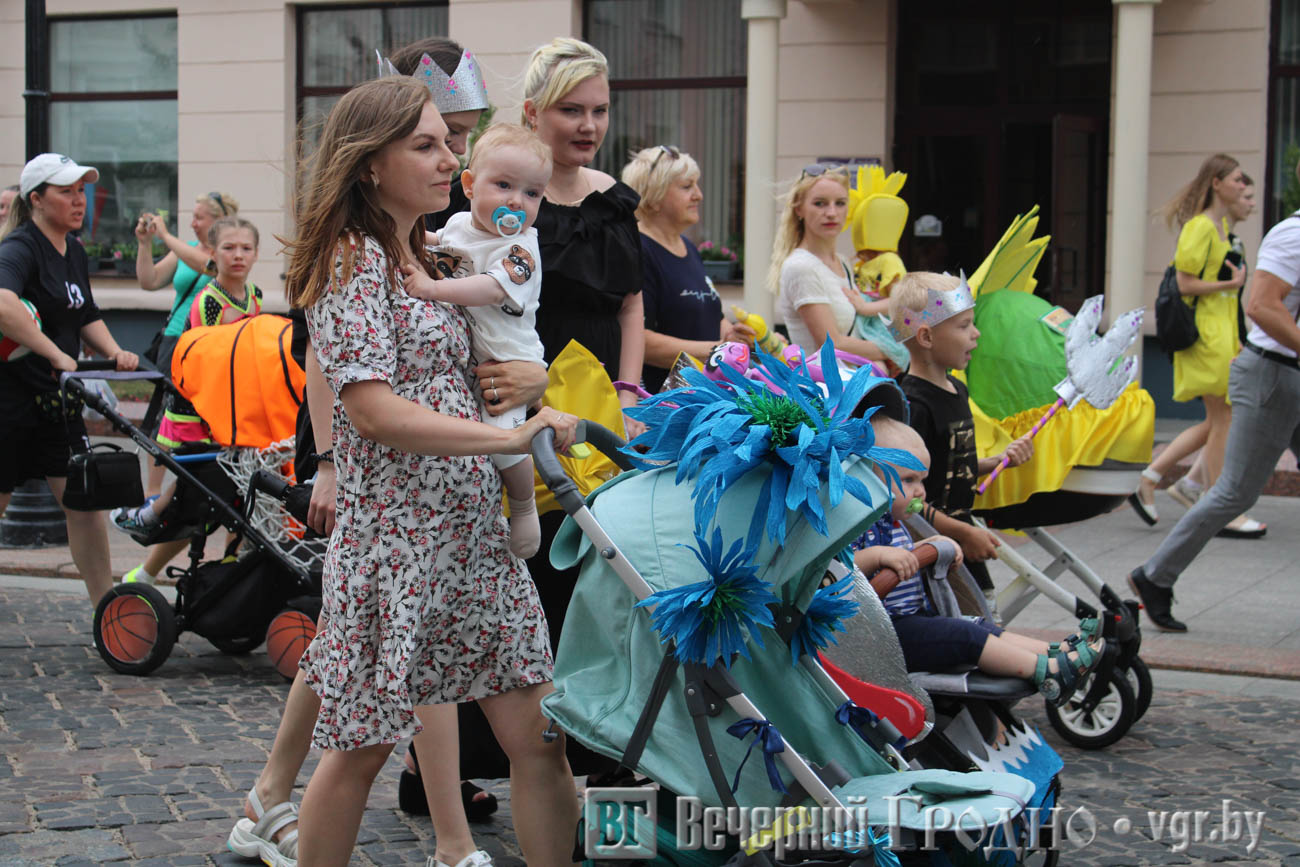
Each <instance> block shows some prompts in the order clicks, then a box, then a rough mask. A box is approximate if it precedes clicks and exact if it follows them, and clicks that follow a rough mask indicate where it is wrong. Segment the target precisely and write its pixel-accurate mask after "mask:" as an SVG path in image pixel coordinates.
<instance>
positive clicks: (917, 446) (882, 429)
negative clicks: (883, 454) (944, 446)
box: [871, 411, 930, 463]
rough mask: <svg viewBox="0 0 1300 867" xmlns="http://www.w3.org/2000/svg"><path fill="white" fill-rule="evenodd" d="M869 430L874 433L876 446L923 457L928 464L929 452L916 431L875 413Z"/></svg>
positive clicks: (895, 420)
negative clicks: (900, 450)
mask: <svg viewBox="0 0 1300 867" xmlns="http://www.w3.org/2000/svg"><path fill="white" fill-rule="evenodd" d="M871 430H872V431H873V432H874V433H875V438H876V445H877V446H879V447H881V448H886V449H902V450H903V451H905V452H911V453H912V454H913V455H914V456H915V457H917V458H920V457H921V455H925V461H926V463H929V459H930V451H929V449H927V448H926V446H925V438H924V437H922V436H921V435H920V434H919V433H917V431H916V430H915V429H914V428H912V427H910V426H908V425H906V424H903V422H901V421H899V420H898V419H896V418H890V417H889V416H887V415H885V414H884V412H883V411H882V412H877V413H876V414H875V415H874V416H872V417H871Z"/></svg>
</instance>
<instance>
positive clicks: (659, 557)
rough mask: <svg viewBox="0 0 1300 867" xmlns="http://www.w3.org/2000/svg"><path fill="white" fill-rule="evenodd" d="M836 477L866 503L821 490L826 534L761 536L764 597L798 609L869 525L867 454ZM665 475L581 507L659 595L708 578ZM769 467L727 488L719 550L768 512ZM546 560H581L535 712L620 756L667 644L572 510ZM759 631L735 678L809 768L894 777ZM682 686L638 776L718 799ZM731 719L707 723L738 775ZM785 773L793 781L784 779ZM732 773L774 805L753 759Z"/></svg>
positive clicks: (874, 485)
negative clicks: (549, 682) (759, 512)
mask: <svg viewBox="0 0 1300 867" xmlns="http://www.w3.org/2000/svg"><path fill="white" fill-rule="evenodd" d="M844 471H845V473H847V474H849V475H852V476H854V477H855V478H857V479H859V480H860V481H861V482H862V483H863V484H865V485H867V486H868V488H869V489H870V492H871V505H867V504H865V503H863V502H860V501H859V500H857V499H855V498H854V497H845V498H844V499H843V500H842V501H841V502H840V504H839V505H838V506H836V507H835V508H831V507H830V504H829V501H828V498H827V497H826V495H825V492H824V491H823V492H822V504H823V506H824V507H825V509H826V519H827V525H828V534H827V535H825V536H823V535H820V534H819V533H817V532H816V531H815V530H814V529H813V528H812V527H811V526H810V525H809V523H808V522H807V521H806V520H804V519H803V518H801V517H799V516H798V514H797V513H795V512H791V513H790V514H789V515H788V526H789V528H790V530H789V533H788V535H787V537H786V541H785V544H784V545H780V546H778V545H776V544H775V543H773V542H772V541H771V540H770V539H767V538H766V537H764V541H763V543H762V545H761V546H760V547H759V549H758V553H757V556H756V558H755V561H756V563H757V564H758V565H759V567H760V569H759V576H760V577H761V578H763V579H764V580H766V581H768V582H770V583H771V584H772V585H773V587H772V592H773V593H775V594H776V595H777V596H778V597H781V598H782V600H783V601H785V602H788V603H792V604H793V605H794V606H795V607H797V608H799V609H800V610H801V611H802V610H804V609H805V608H806V607H807V605H808V602H809V601H810V600H811V598H812V596H813V594H814V593H816V591H817V589H818V586H819V584H820V582H821V579H822V577H823V575H824V573H825V570H826V567H827V565H828V563H829V562H830V561H831V559H832V558H833V557H834V556H835V555H836V554H837V553H838V552H840V551H842V550H843V549H844V548H845V547H846V546H847V545H848V544H849V542H850V541H852V540H853V539H854V538H856V537H857V536H858V535H859V534H861V533H862V532H863V530H864V529H865V528H866V527H867V526H869V525H870V524H871V523H872V522H873V521H875V520H876V519H877V518H878V517H879V515H880V514H881V513H882V512H883V511H884V509H885V508H886V506H887V504H888V501H889V500H888V494H887V491H886V489H885V486H884V484H883V483H882V482H881V481H880V480H879V479H878V478H877V476H876V473H875V472H874V470H873V469H872V465H871V463H870V462H869V461H866V460H863V459H857V458H855V459H853V460H851V461H847V462H845V463H844ZM674 472H675V467H669V468H665V469H660V470H652V471H650V472H645V473H636V472H633V473H625V474H624V475H622V476H619V477H618V478H617V479H615V480H614V481H612V482H610V483H608V484H607V485H605V486H604V487H602V488H600V489H598V490H597V491H595V492H594V493H593V494H592V495H591V497H590V498H589V501H588V502H589V505H590V508H591V512H592V514H593V515H594V517H595V518H596V520H597V521H598V522H599V523H600V525H601V527H602V528H603V529H604V530H605V532H607V533H608V534H609V536H610V537H611V538H612V539H613V541H614V543H615V544H616V545H617V546H618V548H619V550H621V551H622V552H623V554H624V555H626V556H627V558H628V559H629V560H630V561H631V563H632V564H633V565H634V566H635V567H636V569H637V571H638V572H639V573H640V574H641V577H642V578H644V579H645V581H646V583H648V584H649V585H650V587H651V589H652V590H654V591H659V590H664V589H667V588H671V587H679V586H683V585H686V584H691V583H694V582H696V581H699V580H701V579H702V578H704V577H705V575H704V570H703V568H702V567H701V565H700V563H699V561H698V560H696V558H695V555H694V553H693V552H692V551H691V550H690V548H688V547H687V545H688V544H689V543H691V542H692V540H693V539H694V537H695V522H694V509H693V505H692V502H691V497H690V487H689V485H677V484H674V481H673V479H674ZM769 472H770V471H767V470H766V469H764V468H760V469H756V470H753V471H751V472H750V473H748V474H747V475H746V476H744V477H743V478H741V479H740V480H739V481H737V482H736V483H734V484H733V485H732V486H731V487H730V488H729V489H728V490H727V491H726V492H725V494H723V497H722V500H721V503H720V506H719V508H718V510H717V515H716V519H715V525H716V526H717V527H718V528H720V529H721V531H722V535H723V538H724V541H725V544H727V545H730V544H731V542H732V541H734V540H736V539H743V538H744V537H745V534H746V532H747V530H748V528H749V523H750V519H751V517H752V515H753V514H754V510H755V509H756V508H760V507H761V508H766V505H765V504H764V505H762V506H759V504H758V499H759V492H760V490H761V489H762V487H763V482H764V481H765V480H766V478H767V475H768V474H769ZM551 561H552V563H553V564H554V565H555V566H556V567H557V568H567V567H569V566H572V565H574V564H577V563H582V571H581V575H580V577H579V579H578V583H577V587H576V588H575V590H574V594H573V599H572V601H571V602H570V605H569V609H568V613H567V615H566V619H565V623H566V628H565V630H564V633H563V635H562V637H561V639H560V645H559V652H558V654H557V657H556V663H555V688H556V691H555V692H554V693H552V694H551V695H549V696H547V697H546V698H545V699H544V700H543V708H544V709H545V712H546V713H547V715H548V716H550V717H551V718H552V719H554V720H555V721H556V722H557V723H558V724H559V725H560V726H561V727H562V728H563V729H564V730H565V731H566V732H569V733H570V734H571V735H572V736H574V737H577V739H578V740H579V741H581V742H582V743H583V744H585V745H587V746H588V747H590V748H591V749H593V750H595V751H597V752H600V753H603V754H605V755H607V756H611V757H614V758H618V757H621V756H622V755H623V751H624V749H625V747H626V746H627V744H628V741H629V739H630V737H631V735H632V731H633V728H634V727H635V726H636V723H637V719H638V718H639V716H640V714H641V711H642V708H643V706H644V705H645V703H646V700H647V698H648V696H649V694H650V687H651V684H652V683H653V682H654V680H655V676H656V673H657V671H658V669H659V666H660V663H661V661H662V660H663V657H664V654H665V652H666V648H665V646H664V645H662V644H661V643H660V635H659V634H658V632H657V631H656V630H655V629H654V627H653V625H652V623H651V618H650V613H649V611H648V610H646V609H637V608H635V607H634V606H635V605H636V601H637V600H636V597H635V596H634V595H633V594H632V592H631V591H630V590H629V589H628V588H627V587H626V586H625V585H624V583H623V581H622V580H621V579H620V578H619V576H618V575H617V574H615V572H614V571H613V569H612V568H611V567H610V566H609V564H608V561H607V560H606V559H605V558H604V557H602V556H601V554H600V552H599V551H596V550H595V549H594V547H593V545H592V543H591V542H590V540H589V539H587V538H586V537H585V536H584V535H583V534H582V532H581V530H580V529H579V528H578V526H577V525H576V524H575V522H574V520H573V519H572V518H569V519H567V520H566V521H565V524H564V526H563V528H562V529H561V531H560V533H559V535H558V536H557V538H556V541H555V545H554V547H553V548H552V549H551ZM778 625H779V624H778ZM757 630H758V632H759V634H760V637H761V638H762V641H763V646H761V647H760V646H758V645H757V643H756V642H755V641H753V640H750V641H749V642H748V649H749V652H750V654H751V655H752V659H744V658H743V657H738V658H736V659H735V660H734V661H733V662H732V665H731V672H732V674H733V676H734V677H735V679H736V680H737V681H738V682H739V683H740V684H741V686H742V688H743V689H744V691H745V694H746V695H748V696H749V698H750V699H751V700H752V701H753V702H754V704H755V705H757V707H758V708H759V710H760V711H761V712H762V713H763V714H764V716H765V718H766V719H767V721H769V722H771V723H772V724H773V725H774V726H775V727H776V729H777V730H778V731H779V732H780V734H781V735H782V737H783V738H784V739H785V740H786V741H787V742H788V743H789V744H790V745H791V746H792V747H793V748H794V749H796V750H798V751H799V752H801V753H802V754H803V755H804V756H805V757H806V758H808V759H809V760H810V761H812V762H814V763H817V764H824V763H825V762H827V761H829V760H832V759H833V760H835V761H837V762H838V763H839V764H840V765H841V766H842V767H843V768H844V769H845V770H846V771H847V772H848V773H849V774H850V775H852V776H854V777H860V776H866V775H872V774H880V773H886V772H890V771H891V770H892V769H891V768H890V766H889V765H888V764H887V763H886V762H885V760H884V759H882V758H881V757H880V756H879V755H878V754H877V753H876V752H874V751H873V750H872V749H871V748H870V747H869V746H868V745H867V744H866V743H864V742H863V741H862V740H861V739H860V738H859V736H858V735H857V734H856V733H854V732H853V731H851V730H849V729H848V728H846V727H845V726H843V725H841V724H839V723H837V722H836V721H835V712H836V709H837V707H838V706H839V704H840V701H841V699H839V698H838V697H833V696H831V695H830V694H828V693H827V692H826V691H824V690H823V688H822V687H821V686H820V685H819V684H818V683H817V682H816V680H815V679H814V678H813V676H812V675H811V674H810V673H809V672H808V671H806V670H805V669H804V668H803V667H802V666H799V665H794V664H792V659H791V652H790V648H789V646H788V645H787V644H786V643H785V642H784V641H783V640H782V639H781V638H780V637H779V636H778V635H777V633H776V632H775V631H774V630H773V629H771V628H768V627H757ZM684 683H685V681H684V674H683V671H682V670H681V669H680V668H679V669H678V670H677V673H676V676H675V682H674V685H673V686H672V687H671V688H670V689H669V690H668V693H667V698H666V699H665V701H664V704H663V707H662V709H661V710H660V712H659V715H658V718H657V719H656V722H655V725H654V728H653V729H652V732H651V734H650V738H649V740H648V742H647V744H646V748H645V751H644V752H643V753H642V755H641V759H640V762H639V764H638V770H639V771H640V772H641V773H643V774H645V775H647V776H649V777H651V778H652V779H654V780H656V781H658V782H659V783H660V784H661V785H663V786H665V787H667V788H668V789H670V790H672V791H674V792H676V793H678V794H682V795H696V796H699V797H700V798H701V799H702V800H703V801H704V802H705V803H706V804H710V805H714V806H716V805H719V804H720V800H719V797H718V794H717V792H716V791H714V789H713V787H712V785H711V781H710V779H709V777H708V774H707V772H706V771H705V768H704V764H703V762H702V761H701V753H700V745H699V742H698V740H697V738H696V734H695V730H694V727H693V723H692V718H691V716H690V714H689V712H688V710H687V707H686V704H685V699H684V697H683V686H684ZM735 722H737V716H736V714H735V713H733V712H731V711H730V710H728V709H725V708H724V709H723V711H722V713H721V714H719V715H718V716H716V717H713V718H712V719H710V721H709V728H710V731H711V732H712V734H713V740H714V745H715V746H716V748H717V752H718V755H719V757H720V759H721V762H722V766H723V768H724V769H725V770H726V773H727V774H728V775H731V774H735V773H736V769H737V768H739V767H740V766H741V764H742V761H743V760H744V757H745V754H746V750H747V749H748V747H749V742H748V739H746V740H743V741H742V740H739V739H737V738H735V737H733V736H731V735H729V734H727V733H726V728H727V727H728V726H729V725H731V724H733V723H735ZM758 752H759V750H757V749H755V753H758ZM785 779H786V782H787V783H789V776H788V774H787V775H786V776H785ZM739 780H740V782H739V789H738V790H737V792H736V797H737V800H738V801H739V803H741V804H747V805H767V806H773V805H776V804H777V803H778V802H779V801H780V798H781V795H780V793H779V792H776V791H774V790H773V789H772V788H771V786H770V785H769V782H768V777H767V773H766V771H765V769H764V762H763V759H762V756H761V755H756V756H754V757H752V758H751V760H750V761H749V762H746V763H744V768H743V771H741V773H740V778H739Z"/></svg>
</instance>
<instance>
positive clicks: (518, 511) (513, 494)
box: [501, 457, 542, 560]
mask: <svg viewBox="0 0 1300 867" xmlns="http://www.w3.org/2000/svg"><path fill="white" fill-rule="evenodd" d="M501 479H502V480H503V481H504V482H505V484H506V500H507V501H508V502H509V503H510V553H512V554H514V555H515V556H516V557H518V558H520V559H521V560H527V559H528V558H529V557H531V556H533V555H534V554H536V553H537V549H538V548H540V547H541V545H542V525H541V524H540V523H539V522H538V520H537V502H536V501H535V500H534V499H533V459H532V458H529V457H525V458H524V459H523V460H522V461H519V462H518V463H517V464H514V465H512V466H509V467H506V468H505V469H503V470H502V471H501Z"/></svg>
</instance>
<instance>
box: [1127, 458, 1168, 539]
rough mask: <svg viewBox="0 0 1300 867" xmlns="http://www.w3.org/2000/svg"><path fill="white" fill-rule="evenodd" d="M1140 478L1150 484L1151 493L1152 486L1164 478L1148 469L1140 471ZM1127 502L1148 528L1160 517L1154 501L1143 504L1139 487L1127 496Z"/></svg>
mask: <svg viewBox="0 0 1300 867" xmlns="http://www.w3.org/2000/svg"><path fill="white" fill-rule="evenodd" d="M1142 478H1144V479H1146V480H1147V481H1148V482H1151V484H1152V491H1154V490H1155V488H1154V486H1155V485H1158V484H1160V480H1161V479H1162V478H1164V476H1162V475H1160V473H1158V472H1156V471H1155V470H1153V469H1151V468H1150V467H1147V468H1146V469H1144V470H1143V471H1142ZM1128 502H1129V505H1130V506H1132V507H1133V511H1135V512H1137V514H1138V517H1139V518H1141V519H1142V522H1143V523H1144V524H1146V525H1147V526H1148V527H1154V526H1155V525H1156V522H1157V521H1159V520H1160V516H1159V515H1158V514H1156V504H1155V501H1154V500H1152V501H1151V502H1150V503H1147V502H1143V500H1142V487H1141V486H1140V485H1139V486H1138V489H1137V490H1136V491H1134V492H1133V493H1131V494H1129V495H1128Z"/></svg>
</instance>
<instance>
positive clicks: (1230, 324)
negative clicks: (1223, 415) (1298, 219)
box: [1174, 214, 1241, 401]
mask: <svg viewBox="0 0 1300 867" xmlns="http://www.w3.org/2000/svg"><path fill="white" fill-rule="evenodd" d="M1227 235H1228V226H1227V222H1226V221H1225V222H1224V226H1223V235H1222V236H1220V234H1219V232H1218V231H1216V230H1215V228H1214V223H1212V222H1211V221H1210V218H1209V217H1207V216H1205V215H1204V214H1197V215H1196V216H1195V217H1192V219H1190V220H1188V221H1187V222H1186V223H1185V224H1184V225H1183V230H1182V232H1180V233H1179V235H1178V248H1177V250H1176V251H1175V252H1174V267H1175V268H1177V269H1178V270H1179V271H1182V272H1184V273H1186V274H1191V275H1193V276H1196V277H1199V278H1201V279H1202V280H1206V281H1215V280H1218V279H1219V269H1220V268H1222V267H1223V257H1224V256H1225V255H1226V254H1227V252H1228V250H1229V249H1230V246H1229V244H1228V241H1227ZM1193 298H1196V299H1197V300H1196V329H1197V331H1199V332H1200V335H1201V337H1200V339H1199V340H1197V341H1196V342H1195V343H1193V344H1192V345H1191V346H1189V347H1188V348H1187V349H1184V350H1183V351H1181V352H1175V353H1174V400H1178V401H1187V400H1191V399H1193V398H1196V397H1202V396H1204V395H1207V394H1214V395H1218V396H1220V397H1226V396H1227V394H1228V365H1230V364H1231V363H1232V359H1234V358H1236V356H1237V353H1238V352H1240V351H1241V342H1240V340H1239V339H1238V335H1237V290H1236V289H1227V290H1224V291H1221V292H1212V293H1210V294H1209V295H1197V296H1191V295H1184V296H1183V303H1184V304H1187V305H1189V306H1190V305H1191V304H1192V299H1193Z"/></svg>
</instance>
